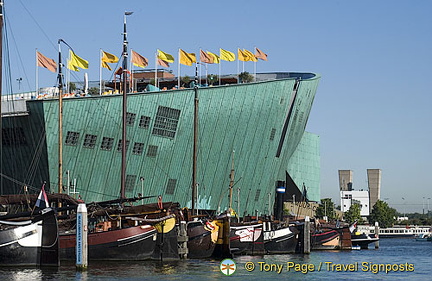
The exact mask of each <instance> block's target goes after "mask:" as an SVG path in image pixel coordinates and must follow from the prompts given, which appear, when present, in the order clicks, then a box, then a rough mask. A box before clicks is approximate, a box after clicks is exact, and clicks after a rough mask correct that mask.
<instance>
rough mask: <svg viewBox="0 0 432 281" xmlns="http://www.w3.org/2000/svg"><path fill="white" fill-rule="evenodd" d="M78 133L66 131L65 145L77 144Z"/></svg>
mask: <svg viewBox="0 0 432 281" xmlns="http://www.w3.org/2000/svg"><path fill="white" fill-rule="evenodd" d="M79 135H80V133H78V132H72V131H69V132H67V135H66V141H65V144H66V145H77V144H78V138H79Z"/></svg>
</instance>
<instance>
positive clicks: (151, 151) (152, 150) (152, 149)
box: [147, 145, 158, 157]
mask: <svg viewBox="0 0 432 281" xmlns="http://www.w3.org/2000/svg"><path fill="white" fill-rule="evenodd" d="M157 151H158V147H157V146H156V145H149V146H148V148H147V156H148V157H156V155H157Z"/></svg>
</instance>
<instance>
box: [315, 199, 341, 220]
mask: <svg viewBox="0 0 432 281" xmlns="http://www.w3.org/2000/svg"><path fill="white" fill-rule="evenodd" d="M315 216H316V217H317V218H321V219H322V218H324V216H327V218H328V219H329V220H334V219H335V218H336V213H335V211H334V203H333V201H332V199H331V198H324V199H321V203H320V204H319V206H318V207H317V209H316V211H315Z"/></svg>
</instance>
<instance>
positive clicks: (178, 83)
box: [177, 48, 180, 89]
mask: <svg viewBox="0 0 432 281" xmlns="http://www.w3.org/2000/svg"><path fill="white" fill-rule="evenodd" d="M177 74H178V75H177V88H178V89H180V48H179V49H178V69H177Z"/></svg>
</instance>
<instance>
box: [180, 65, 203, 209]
mask: <svg viewBox="0 0 432 281" xmlns="http://www.w3.org/2000/svg"><path fill="white" fill-rule="evenodd" d="M178 79H180V77H179V78H178ZM194 92H195V98H194V133H193V153H192V154H193V156H192V157H193V158H192V215H194V214H195V207H196V206H195V204H196V200H197V154H198V147H197V142H198V64H195V86H194Z"/></svg>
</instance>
